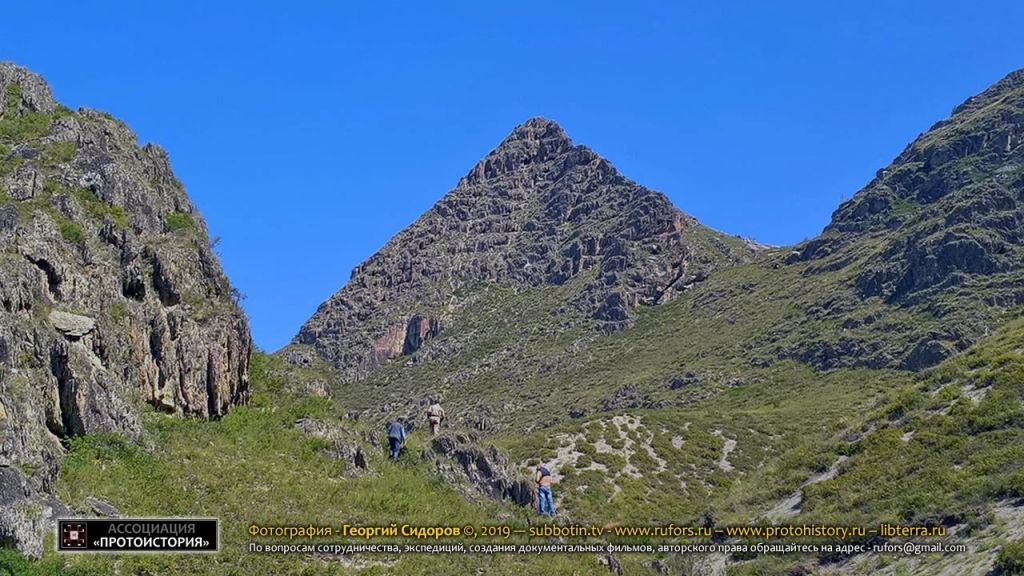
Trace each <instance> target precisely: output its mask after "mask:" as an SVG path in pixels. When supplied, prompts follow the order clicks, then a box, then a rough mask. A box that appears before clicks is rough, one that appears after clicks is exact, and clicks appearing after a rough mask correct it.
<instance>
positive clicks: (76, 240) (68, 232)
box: [51, 211, 85, 244]
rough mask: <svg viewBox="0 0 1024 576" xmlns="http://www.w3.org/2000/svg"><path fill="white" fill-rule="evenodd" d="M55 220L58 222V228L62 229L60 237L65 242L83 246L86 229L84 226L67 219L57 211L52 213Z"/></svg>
mask: <svg viewBox="0 0 1024 576" xmlns="http://www.w3.org/2000/svg"><path fill="white" fill-rule="evenodd" d="M51 216H53V218H54V220H56V221H57V227H58V228H60V235H61V236H63V237H64V239H65V240H67V241H68V242H70V243H72V244H82V243H83V242H85V229H84V228H82V225H81V224H79V223H78V222H75V221H74V220H71V219H70V218H67V217H65V216H63V215H61V214H59V213H57V212H56V211H53V212H51Z"/></svg>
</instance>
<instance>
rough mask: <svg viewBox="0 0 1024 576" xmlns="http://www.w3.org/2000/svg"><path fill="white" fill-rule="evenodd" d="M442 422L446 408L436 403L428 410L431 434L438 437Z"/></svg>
mask: <svg viewBox="0 0 1024 576" xmlns="http://www.w3.org/2000/svg"><path fill="white" fill-rule="evenodd" d="M441 420H444V408H441V405H440V404H438V403H437V402H434V403H433V404H431V405H430V407H429V408H427V421H428V422H430V433H431V434H433V435H434V436H437V431H438V429H440V428H441Z"/></svg>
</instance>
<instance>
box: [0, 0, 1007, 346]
mask: <svg viewBox="0 0 1024 576" xmlns="http://www.w3.org/2000/svg"><path fill="white" fill-rule="evenodd" d="M712 4H716V3H712V2H700V3H698V2H679V1H672V2H669V1H666V2H628V3H627V2H504V3H494V2H469V1H465V2H443V1H438V2H402V3H389V2H376V1H369V2H321V1H318V2H303V1H291V2H237V3H236V2H175V1H168V2H137V1H133V2H64V1H58V2H47V3H46V4H45V7H43V6H41V5H38V4H33V3H32V2H13V3H8V4H6V5H5V6H4V8H3V18H4V26H3V28H4V30H3V34H2V36H0V59H10V60H14V61H16V62H18V63H20V64H22V65H25V66H28V67H30V68H32V69H34V70H35V71H37V72H39V73H41V74H43V75H44V76H46V77H47V78H48V79H49V81H50V83H51V84H52V86H53V88H54V91H55V93H56V95H57V97H58V98H59V99H60V100H62V101H63V102H64V103H65V104H67V105H69V106H72V107H77V106H82V105H85V106H89V107H93V108H99V109H102V110H106V111H108V112H111V113H112V114H114V115H116V116H118V117H120V118H122V119H123V120H125V121H126V122H127V123H128V124H129V125H130V126H132V127H133V128H134V129H135V131H136V132H137V133H138V134H139V137H140V140H141V141H143V142H147V141H154V142H158V143H160V144H161V145H163V146H164V147H165V148H166V149H167V150H168V151H169V153H170V156H171V160H172V163H173V165H174V168H175V170H176V172H177V174H178V176H179V177H180V178H181V179H182V181H183V182H184V183H185V186H186V189H187V190H188V191H189V193H190V194H191V195H192V198H193V200H194V201H195V202H196V204H197V205H198V206H199V208H200V209H201V210H202V212H203V214H204V215H205V217H206V220H207V222H208V223H209V226H210V230H211V233H212V234H214V235H218V236H221V237H222V238H223V241H222V243H221V244H220V247H219V251H220V253H221V256H222V261H223V264H224V266H225V268H226V270H227V272H228V274H229V275H230V276H231V279H232V281H233V282H234V284H235V285H236V286H238V287H239V288H240V289H241V290H242V291H243V292H244V293H245V294H246V295H247V296H248V298H247V299H246V300H245V302H244V305H245V307H246V310H247V311H248V313H249V316H250V318H251V320H252V325H253V332H254V336H255V339H256V343H257V344H258V345H259V346H260V347H262V348H264V349H270V350H273V349H276V348H278V347H279V346H281V345H283V344H285V343H286V342H287V341H288V340H289V339H290V338H291V337H292V336H293V335H294V333H295V332H296V331H297V330H298V327H299V325H300V324H301V323H302V321H303V320H305V319H306V318H307V317H308V316H309V315H310V314H311V313H312V312H313V311H314V310H315V309H316V307H317V305H318V304H319V303H320V302H321V301H323V300H324V299H326V298H327V297H328V296H330V294H332V293H333V292H334V291H335V290H337V289H338V288H339V287H340V286H341V285H342V284H343V283H344V282H345V281H346V280H347V279H348V277H349V273H350V271H351V269H352V268H353V266H355V265H356V264H358V263H359V262H360V261H362V260H363V259H365V258H366V257H368V256H369V255H370V254H372V253H373V252H374V251H375V250H376V249H377V248H379V247H380V246H381V245H383V243H384V242H385V241H386V240H387V239H388V238H389V237H391V236H392V235H393V234H394V233H396V232H397V231H399V230H400V229H401V228H402V227H403V226H405V225H407V224H409V223H410V222H412V221H413V220H414V219H415V218H416V217H417V216H418V215H419V214H420V213H422V212H423V211H425V210H427V209H428V208H429V207H430V206H431V205H432V204H433V203H434V202H435V201H436V200H437V199H438V198H439V197H440V196H441V195H442V194H444V193H445V192H446V191H448V190H449V189H450V188H451V187H452V186H454V185H455V183H456V182H457V180H458V179H459V177H461V176H462V175H463V174H464V173H465V172H466V171H467V170H468V169H469V168H470V167H471V166H472V165H473V163H474V162H476V161H477V160H478V159H479V158H481V157H482V156H483V155H485V154H486V153H487V152H488V151H489V150H490V149H491V148H493V147H494V145H496V144H497V143H498V142H499V141H500V140H501V139H502V138H503V137H504V136H505V135H506V134H507V133H508V132H509V131H510V130H511V129H512V127H513V126H515V125H516V124H518V123H520V122H522V121H523V120H525V119H526V118H528V117H530V116H534V115H543V116H546V117H549V118H552V119H554V120H556V121H558V122H559V123H561V124H562V126H563V127H564V128H565V129H566V130H567V132H568V133H569V134H570V136H572V137H573V139H574V140H575V141H576V142H579V143H584V144H587V145H589V146H590V147H592V148H594V149H595V150H596V151H598V152H599V153H601V154H602V155H604V156H605V157H607V158H608V159H609V160H611V161H612V162H613V163H614V164H615V165H616V166H617V167H618V168H619V169H620V170H621V171H622V172H623V173H625V174H626V175H627V176H629V177H631V178H633V179H634V180H636V181H638V182H640V183H642V184H645V185H647V186H649V187H651V188H654V189H657V190H660V191H662V192H665V193H666V194H668V195H669V196H670V197H671V198H672V200H673V201H675V203H676V204H677V205H679V206H680V207H681V208H683V209H684V210H686V211H688V212H690V213H691V214H694V215H695V216H697V217H698V218H700V219H701V220H703V221H704V222H705V223H707V224H709V225H711V226H713V227H715V228H718V229H721V230H724V231H727V232H730V233H734V234H741V235H745V236H753V237H755V238H757V239H758V240H760V241H763V242H769V243H777V244H787V243H793V242H797V241H800V240H802V239H804V238H806V237H809V236H813V235H815V234H817V233H818V232H819V231H820V230H821V228H822V227H823V226H824V225H825V224H826V223H827V221H828V218H829V215H830V214H831V212H832V211H833V210H834V209H835V207H836V206H837V205H838V203H839V201H840V199H841V198H842V197H849V196H850V195H852V194H853V193H854V192H855V191H856V190H857V189H858V188H860V187H861V186H863V185H864V184H865V183H866V182H867V181H868V180H870V178H871V177H872V175H873V174H874V172H875V170H877V169H878V168H880V167H881V166H884V165H885V164H887V163H888V162H889V161H890V160H891V159H892V158H893V157H894V156H895V155H896V154H898V153H899V152H900V150H902V148H903V147H904V146H905V145H906V144H907V143H908V142H909V141H910V140H911V139H912V138H914V137H915V136H916V135H917V134H918V133H920V132H921V131H923V130H926V129H927V128H928V127H929V126H930V125H931V124H932V123H934V122H935V121H937V120H939V119H940V118H942V117H944V116H946V115H947V114H948V113H949V111H950V110H951V109H952V108H953V106H955V105H956V104H958V103H960V102H961V101H962V100H964V99H965V98H967V97H968V96H970V95H972V94H974V93H976V92H979V91H981V90H982V89H984V88H985V87H986V86H988V85H989V84H991V83H992V82H995V81H996V80H998V79H999V78H1001V77H1002V76H1004V75H1005V74H1006V73H1008V72H1010V71H1011V70H1013V69H1016V68H1020V67H1024V34H1022V33H1021V25H1022V23H1024V3H1021V2H1019V0H1017V1H1012V2H1010V1H994V2H985V3H983V4H977V3H971V2H946V1H901V2H846V3H833V2H820V1H817V2H792V3H786V5H785V6H783V5H782V4H783V3H775V2H746V3H742V2H741V3H732V4H734V6H733V7H721V6H711V5H712ZM717 4H723V3H717ZM834 4H835V5H834ZM839 4H843V5H844V6H839Z"/></svg>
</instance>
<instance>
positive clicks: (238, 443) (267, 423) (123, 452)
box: [8, 354, 596, 575]
mask: <svg viewBox="0 0 1024 576" xmlns="http://www.w3.org/2000/svg"><path fill="white" fill-rule="evenodd" d="M275 363H276V361H275V360H273V359H271V358H268V357H266V356H263V355H261V354H257V355H256V356H255V357H254V360H253V366H252V377H253V386H254V396H253V399H252V401H251V402H250V404H249V405H247V406H243V407H238V408H236V409H234V410H233V411H232V412H231V413H230V414H229V415H228V416H226V417H224V418H223V419H221V420H219V421H213V422H209V421H200V420H193V419H183V418H179V417H175V416H170V415H165V414H159V413H156V412H148V413H147V414H146V428H147V430H148V432H149V434H150V437H151V439H152V441H153V443H154V448H153V449H152V450H147V449H146V448H143V447H142V446H140V445H139V444H136V443H133V442H131V441H130V440H128V439H126V438H123V437H118V436H109V435H92V436H86V437H82V438H76V439H74V440H73V441H72V442H71V444H70V447H69V448H70V449H69V451H68V454H67V456H66V458H65V461H64V465H63V468H62V473H61V476H60V480H59V484H58V494H59V495H60V496H61V497H62V498H63V499H64V501H66V502H69V503H71V504H72V505H75V506H78V507H84V500H85V498H86V497H87V496H94V497H100V498H104V499H106V500H108V501H110V502H111V503H113V504H114V505H115V506H117V507H118V508H119V509H120V510H121V511H122V513H124V514H127V515H141V516H164V515H167V516H175V515H182V516H214V517H219V518H220V519H221V537H222V539H223V543H222V547H221V552H220V553H218V554H216V555H214V556H200V555H121V556H117V557H113V556H88V555H82V556H60V557H58V556H56V555H55V554H53V553H52V552H48V553H47V554H46V556H45V557H44V559H43V560H42V561H41V562H40V563H29V564H24V563H23V564H22V565H27V566H29V570H37V571H38V570H42V569H43V567H46V569H47V570H51V567H58V568H59V570H60V571H61V573H66V574H76V575H79V574H81V575H84V574H109V573H111V572H112V571H113V570H114V569H115V566H116V567H117V569H118V570H119V571H120V572H121V573H126V574H138V573H151V574H164V573H171V572H178V573H186V574H293V573H295V574H297V573H302V574H336V573H348V572H353V573H354V572H356V571H357V570H355V569H346V567H345V564H344V563H342V562H340V561H338V560H329V559H324V558H315V557H307V556H303V557H299V556H285V555H279V556H274V555H258V554H250V553H247V552H246V550H247V546H248V542H249V541H250V536H249V535H248V532H247V529H248V527H249V526H250V525H251V524H253V523H255V524H260V525H285V524H296V525H303V526H305V525H308V524H309V523H313V524H318V525H331V526H340V525H341V524H342V523H353V524H361V523H370V524H374V525H388V524H389V523H390V522H399V523H403V522H405V523H410V524H415V525H424V526H425V525H437V524H444V525H458V526H461V525H463V524H466V523H477V524H493V523H495V522H496V521H497V519H501V518H505V519H508V520H513V521H518V520H516V518H519V516H517V515H521V514H523V513H524V512H523V511H522V510H512V509H509V508H507V507H504V506H501V505H498V504H496V503H493V502H483V503H471V502H470V501H467V500H466V499H465V498H464V497H463V496H462V495H461V494H460V493H458V492H456V491H455V490H454V489H453V488H451V487H449V486H448V485H446V484H445V483H444V482H443V481H442V480H440V478H439V477H437V476H435V475H433V474H432V473H431V472H430V469H431V468H430V466H431V463H429V462H425V461H421V460H420V459H419V458H418V451H419V449H421V448H423V447H425V445H426V442H427V439H426V438H425V437H422V436H421V434H422V433H421V432H414V433H413V434H412V436H411V437H410V440H409V446H408V448H407V450H406V451H405V452H404V453H403V455H402V457H401V458H400V459H399V463H398V464H397V465H392V464H389V463H386V462H385V455H384V448H383V447H382V446H380V447H372V446H367V450H368V453H369V458H370V466H371V469H372V470H373V473H372V474H370V475H366V476H361V477H347V476H345V475H344V473H343V468H344V467H343V466H342V465H341V464H340V463H339V462H338V461H336V460H332V459H330V458H328V457H327V456H325V455H324V453H323V449H324V447H325V445H324V442H323V441H320V440H317V439H315V438H310V437H307V436H304V435H303V434H301V433H300V432H298V431H297V430H295V428H294V423H295V421H296V420H297V419H299V418H303V417H313V418H317V419H321V420H326V421H328V422H339V423H340V422H341V412H342V409H341V407H340V406H338V405H336V404H334V403H332V402H331V401H329V400H327V399H323V398H309V397H306V398H302V397H295V396H291V395H289V394H287V393H285V392H284V391H283V389H284V387H285V384H286V383H285V382H284V381H283V380H282V379H281V378H279V377H276V376H274V375H273V373H272V372H273V371H272V367H273V366H274V364H275ZM8 556H10V554H8ZM364 558H365V560H366V561H367V563H368V564H367V566H365V567H364V568H366V570H367V572H366V573H371V574H372V573H392V572H400V573H403V574H436V573H453V572H454V571H458V572H460V573H463V572H467V571H468V572H470V573H473V572H476V571H477V570H486V571H487V572H488V573H494V574H521V573H524V571H525V572H529V573H536V574H571V573H577V574H586V573H590V572H591V571H592V570H594V569H595V566H596V563H595V561H594V559H593V557H591V556H586V557H584V556H582V555H579V556H566V557H550V556H545V557H533V558H530V557H527V558H523V557H516V556H514V555H502V556H497V557H485V556H478V557H470V556H444V555H402V556H400V557H394V558H382V557H377V556H366V557H364ZM375 560H387V561H388V562H389V563H388V564H386V565H377V566H375V565H374V564H373V563H374V561H375ZM53 570H56V569H53ZM53 570H51V572H42V573H47V574H49V573H57V572H55V571H53ZM18 573H26V574H31V573H32V572H31V571H28V572H18ZM37 573H38V572H37Z"/></svg>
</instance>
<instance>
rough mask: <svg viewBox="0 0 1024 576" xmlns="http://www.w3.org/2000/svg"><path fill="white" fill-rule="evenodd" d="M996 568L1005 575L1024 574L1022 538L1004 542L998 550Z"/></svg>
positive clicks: (1016, 575) (1023, 544)
mask: <svg viewBox="0 0 1024 576" xmlns="http://www.w3.org/2000/svg"><path fill="white" fill-rule="evenodd" d="M996 568H997V569H999V570H1000V572H999V573H1000V574H1003V575H1005V576H1018V575H1019V574H1024V540H1017V541H1015V542H1009V543H1007V544H1005V545H1004V546H1003V549H1002V550H1000V551H999V558H998V559H997V560H996Z"/></svg>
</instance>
